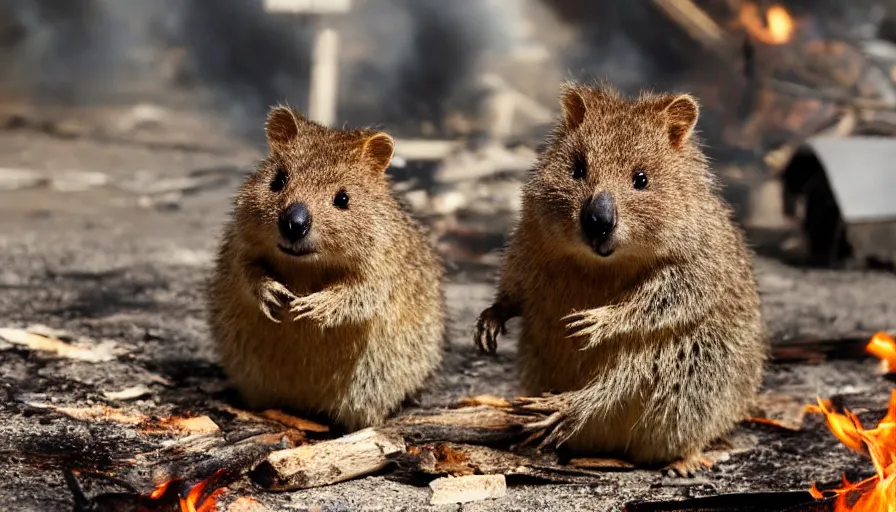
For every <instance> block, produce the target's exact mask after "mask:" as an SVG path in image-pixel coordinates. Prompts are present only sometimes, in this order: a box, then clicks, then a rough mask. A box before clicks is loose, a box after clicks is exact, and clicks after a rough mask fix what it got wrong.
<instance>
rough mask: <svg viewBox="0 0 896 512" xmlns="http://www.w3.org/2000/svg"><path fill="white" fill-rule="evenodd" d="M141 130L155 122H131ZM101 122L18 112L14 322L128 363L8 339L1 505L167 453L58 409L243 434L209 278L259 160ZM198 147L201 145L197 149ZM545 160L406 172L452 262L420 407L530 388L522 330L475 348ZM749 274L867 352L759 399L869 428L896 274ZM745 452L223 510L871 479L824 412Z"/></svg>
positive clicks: (895, 300)
mask: <svg viewBox="0 0 896 512" xmlns="http://www.w3.org/2000/svg"><path fill="white" fill-rule="evenodd" d="M129 116H130V117H129ZM135 116H136V118H138V120H139V119H143V121H146V119H149V118H151V119H152V120H153V122H151V123H149V122H142V123H137V122H128V120H131V121H133V120H134V118H135ZM92 119H94V122H95V124H91V122H90V121H87V122H84V123H83V124H81V125H78V124H75V125H68V126H66V125H58V126H48V125H46V124H41V123H31V122H29V119H28V118H27V117H26V118H10V119H7V120H6V121H8V122H5V125H6V126H7V127H8V129H5V130H3V131H0V254H2V264H0V328H6V327H13V328H24V327H28V326H31V325H34V324H42V325H45V326H47V327H50V328H53V329H60V330H64V331H66V332H67V333H69V334H70V335H71V336H74V337H76V338H81V339H83V340H86V341H84V343H87V344H88V345H95V344H98V343H103V342H106V343H107V344H109V345H110V346H112V347H113V348H110V349H109V350H110V351H111V353H113V354H114V356H113V357H111V358H106V359H109V360H106V361H101V362H88V361H82V360H75V359H71V358H67V357H62V356H59V355H54V354H50V353H47V352H41V351H35V350H31V349H28V348H24V347H22V346H19V345H15V344H6V343H4V344H2V345H0V447H2V448H0V509H3V510H9V511H26V510H70V509H71V507H72V496H71V493H70V492H69V491H68V489H67V488H66V487H65V484H64V482H63V478H62V472H61V469H62V468H63V467H69V468H73V469H102V468H115V467H119V464H120V463H121V461H123V460H127V459H129V458H132V457H133V456H135V455H136V454H138V453H144V452H147V451H151V450H153V449H157V448H159V447H160V446H161V443H162V441H160V440H159V438H157V437H152V438H151V437H147V436H144V435H142V434H140V433H139V432H137V431H136V430H134V429H133V428H125V427H116V428H113V427H110V426H109V424H108V423H104V422H100V421H86V420H85V421H78V420H74V419H72V418H70V417H68V416H65V415H63V414H58V413H54V412H52V411H51V410H48V409H47V408H46V407H45V406H46V405H47V404H50V405H52V406H54V407H89V406H97V405H102V404H106V405H109V406H112V407H116V408H120V409H124V410H129V411H136V412H139V413H140V414H145V415H155V416H158V417H164V416H167V415H171V414H186V413H194V414H206V415H208V416H209V417H211V418H212V419H213V420H214V421H215V422H216V423H217V424H218V425H219V426H220V428H221V429H222V430H224V431H227V430H228V429H229V428H230V426H231V425H232V424H233V414H230V413H226V412H224V411H225V410H226V408H227V406H228V405H238V403H236V402H235V401H234V397H233V393H231V392H229V391H228V390H227V389H226V387H225V385H224V376H223V374H222V373H221V371H220V369H219V368H218V367H217V366H216V364H215V355H214V353H213V351H212V349H211V345H210V341H209V338H208V328H207V326H206V323H205V305H204V283H205V279H206V278H207V276H208V273H209V272H210V268H211V261H212V257H213V255H214V251H215V247H216V243H217V238H218V235H219V230H220V228H221V226H222V223H223V222H224V221H225V220H226V218H227V215H228V212H229V198H230V196H231V194H232V193H233V192H234V190H235V188H236V186H237V185H238V183H239V182H240V180H241V179H242V176H243V174H244V173H245V172H246V171H248V170H250V169H251V168H252V167H253V164H254V162H255V161H256V159H258V158H259V157H260V155H261V153H260V149H259V148H257V147H252V146H248V145H246V143H244V142H242V141H241V140H234V139H231V138H230V137H228V136H227V135H225V134H223V133H220V131H219V130H216V129H215V126H216V124H215V121H214V120H212V119H203V118H195V119H194V118H190V117H189V116H187V115H181V116H178V115H175V114H174V113H173V112H171V111H164V112H161V113H159V112H156V115H148V114H147V112H146V109H144V111H142V113H141V112H140V111H137V112H135V111H133V110H129V109H121V110H120V111H104V112H101V113H95V114H94V117H93V118H92ZM116 123H118V124H116ZM115 126H117V127H119V128H120V129H121V133H119V132H116V131H115V129H112V128H110V127H115ZM135 126H136V127H137V128H135ZM100 128H102V129H100ZM258 130H259V132H260V130H261V126H259V127H258ZM125 132H126V133H125ZM198 140H202V141H203V144H202V145H199V144H194V143H192V142H191V141H198ZM398 149H399V152H400V151H401V144H400V143H399V148H398ZM532 154H533V153H532V150H531V149H527V148H525V147H517V148H514V149H508V148H505V147H503V146H501V147H486V148H479V149H477V150H474V151H467V152H464V153H463V154H461V155H459V156H458V155H455V156H452V157H450V158H449V159H448V160H447V161H446V162H445V163H444V164H443V165H442V166H441V167H439V166H437V165H412V166H411V167H409V168H406V169H397V170H395V171H394V173H395V175H396V176H397V177H399V178H400V179H397V180H396V188H397V189H399V190H401V194H402V195H403V196H404V197H405V198H406V199H407V201H408V203H409V204H410V205H411V206H412V207H413V209H414V211H415V213H416V214H417V215H418V216H419V217H420V218H421V219H423V220H424V221H425V222H426V223H427V224H428V225H429V227H430V228H431V229H432V231H433V235H434V237H436V238H437V239H438V242H439V247H440V250H441V251H442V253H443V254H444V255H445V257H446V259H447V262H448V265H449V276H450V277H449V282H448V286H447V294H448V306H449V308H450V329H449V332H450V334H449V338H448V353H447V357H446V359H445V363H444V366H443V368H442V370H441V371H440V373H439V375H438V377H437V379H436V380H435V382H434V383H433V384H432V386H431V388H430V389H429V390H428V391H427V392H426V393H425V394H424V396H423V397H422V399H421V401H422V405H424V406H434V405H440V404H449V403H451V402H453V401H455V400H456V399H458V398H461V397H464V396H469V395H475V394H482V393H487V394H496V395H503V396H513V395H514V394H515V393H516V380H515V374H514V358H515V352H516V347H515V328H516V325H517V324H516V323H515V322H514V323H512V324H511V332H510V335H509V336H508V337H507V338H505V340H504V341H503V343H501V344H500V347H499V354H498V356H497V358H487V357H483V356H481V355H480V354H478V353H477V351H476V350H475V348H474V347H473V345H472V342H471V336H470V333H471V329H472V325H473V321H474V319H475V316H476V315H477V314H478V313H479V311H480V310H481V309H482V308H484V307H485V306H487V305H488V303H489V301H490V299H491V297H492V293H493V282H494V274H495V270H496V264H497V261H498V255H497V253H496V251H497V250H498V249H499V248H500V246H501V244H502V243H503V241H504V239H505V236H506V233H507V232H508V230H509V228H510V226H511V225H512V221H513V218H514V215H515V212H516V209H517V208H518V204H519V199H518V191H519V185H520V182H521V180H522V179H523V177H524V169H525V167H526V166H527V162H528V161H529V160H530V159H531V156H532ZM476 169H480V170H482V172H481V173H479V174H478V175H477V173H476V172H474V171H475V170H476ZM756 266H757V272H758V276H759V280H760V284H761V288H762V294H763V299H764V303H765V313H766V315H767V320H768V323H769V327H770V330H771V333H772V337H773V342H774V343H776V344H779V345H780V344H782V343H792V342H794V341H800V340H802V341H812V340H829V341H842V342H843V343H842V344H841V346H846V347H853V348H854V347H859V349H858V350H855V349H852V350H839V349H837V350H833V351H831V354H833V355H835V356H836V355H840V356H843V357H842V358H835V359H829V360H827V361H822V362H818V363H813V364H805V363H799V362H796V363H786V364H785V363H773V364H771V365H770V366H769V368H768V371H767V376H766V379H765V391H766V392H772V393H775V394H779V395H784V396H785V397H790V398H791V399H793V400H795V401H797V402H804V403H807V404H808V403H814V401H815V398H816V397H817V396H821V397H830V398H833V397H840V398H842V400H843V402H844V403H845V404H846V405H848V406H849V407H850V408H851V409H853V410H856V411H860V412H861V411H864V412H862V414H861V415H862V417H863V418H866V419H867V421H868V422H869V423H872V424H873V422H874V421H876V420H877V419H878V418H879V417H880V416H881V415H882V412H883V410H884V409H885V408H886V404H887V400H888V397H889V393H890V390H891V388H892V385H891V384H889V383H887V382H886V381H884V380H883V379H881V378H880V375H879V366H878V363H877V362H876V361H875V360H872V359H869V358H862V357H861V350H860V348H861V345H862V342H863V341H864V340H866V339H867V337H868V336H870V335H871V334H872V333H873V332H875V331H877V330H881V329H890V330H893V329H894V328H896V275H894V274H893V273H892V272H873V271H847V270H810V269H802V268H796V267H791V266H787V265H785V264H783V263H781V262H778V261H775V260H771V259H766V258H759V259H758V260H757V262H756ZM835 346H836V345H835ZM856 354H859V357H854V356H855V355H856ZM135 386H143V387H145V388H146V391H145V392H144V393H143V394H142V395H141V396H139V397H137V398H133V399H115V398H109V396H108V395H107V393H110V392H112V393H114V392H118V391H121V390H125V389H128V388H133V387H135ZM112 396H114V395H112ZM37 404H41V405H37ZM732 440H733V441H732V442H733V444H735V445H736V446H737V448H738V449H736V450H732V451H731V453H730V454H729V456H728V458H727V460H722V461H720V462H719V463H718V464H717V465H716V466H715V467H714V468H713V469H711V470H709V471H707V472H705V473H704V474H702V475H700V476H698V477H697V478H694V479H682V478H672V477H670V476H667V475H665V474H663V473H660V472H656V471H631V472H608V473H606V474H605V475H604V476H601V477H600V478H597V479H595V481H594V482H593V483H592V484H590V485H536V484H533V483H532V482H514V481H512V480H511V481H510V483H511V484H512V485H510V487H509V489H508V494H507V496H506V497H505V498H502V499H498V500H488V501H480V502H474V503H469V504H466V505H462V506H460V505H450V506H430V505H429V498H430V493H431V491H430V490H429V488H428V487H426V486H425V485H423V484H425V482H421V483H418V484H417V485H414V484H413V483H408V482H407V481H399V480H396V479H394V478H392V476H391V475H390V474H389V473H388V472H386V473H384V474H382V475H378V476H372V477H367V478H363V479H359V480H355V481H350V482H346V483H342V484H337V485H332V486H328V487H324V488H318V489H311V490H307V491H300V492H286V493H268V492H265V491H263V490H261V489H259V488H257V487H255V486H254V485H253V484H252V483H251V481H250V480H248V479H242V480H240V481H238V482H237V483H235V484H233V485H231V486H230V487H229V489H228V493H227V495H226V496H227V498H226V499H224V500H222V504H226V503H228V502H229V500H232V499H235V498H237V497H240V496H251V497H253V498H254V499H256V500H257V501H258V502H260V503H262V504H264V505H266V506H268V507H269V508H270V509H271V510H332V511H335V510H352V511H354V510H467V511H477V510H483V511H484V510H495V511H497V510H508V511H509V510H520V511H521V510H614V509H619V508H621V506H622V504H623V503H624V502H626V501H628V500H632V499H665V498H675V497H685V496H698V495H711V494H718V493H724V492H734V491H746V490H755V491H760V490H782V489H795V490H804V489H807V488H808V487H809V486H810V485H811V483H812V482H813V481H818V482H822V483H833V482H836V481H837V480H838V479H839V478H840V475H841V473H843V472H846V473H847V475H848V476H849V477H851V478H856V477H865V476H869V475H870V474H871V473H872V472H873V468H872V465H871V463H870V461H868V460H867V459H864V458H862V457H861V456H859V455H857V454H854V453H852V452H850V451H848V450H847V449H846V448H845V447H843V446H842V445H841V444H840V443H839V441H837V440H836V439H835V438H834V437H833V435H831V434H830V432H828V430H827V428H826V427H825V426H824V424H823V422H822V421H821V420H820V419H819V418H817V417H813V416H809V417H807V418H806V420H805V421H804V424H803V428H802V430H801V431H799V432H789V431H786V430H782V429H778V428H774V427H769V426H761V425H755V424H748V425H747V424H745V425H743V426H741V427H740V428H739V429H738V431H737V432H736V433H735V434H734V435H733V436H732ZM86 486H87V487H88V490H89V491H93V489H92V488H91V486H90V485H89V482H87V483H86ZM314 507H319V508H314Z"/></svg>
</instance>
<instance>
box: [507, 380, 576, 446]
mask: <svg viewBox="0 0 896 512" xmlns="http://www.w3.org/2000/svg"><path fill="white" fill-rule="evenodd" d="M516 405H517V407H519V409H521V410H524V411H531V412H538V413H541V414H544V415H546V416H545V417H544V419H541V420H538V421H534V422H532V423H529V424H527V425H526V426H525V427H523V429H524V430H526V431H528V432H531V433H532V435H531V436H530V437H529V439H528V440H527V442H531V441H534V440H536V439H539V438H541V439H542V441H541V443H540V444H539V446H538V448H539V449H545V448H557V447H559V446H560V445H562V444H563V443H565V442H566V441H567V440H568V439H569V438H570V437H572V436H573V435H574V434H575V433H576V432H578V431H579V430H580V429H581V428H582V426H583V425H584V424H585V422H586V421H587V420H588V418H589V417H590V414H589V413H588V412H587V411H584V410H583V409H582V408H581V407H577V406H576V404H575V402H574V401H573V400H572V395H570V394H569V393H560V394H554V395H545V396H541V397H524V398H518V399H517V401H516ZM524 444H525V443H524Z"/></svg>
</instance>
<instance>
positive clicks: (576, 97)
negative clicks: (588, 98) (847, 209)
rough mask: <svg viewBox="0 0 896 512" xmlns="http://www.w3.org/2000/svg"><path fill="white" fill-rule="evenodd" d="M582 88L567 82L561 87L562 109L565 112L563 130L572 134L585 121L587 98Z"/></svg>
mask: <svg viewBox="0 0 896 512" xmlns="http://www.w3.org/2000/svg"><path fill="white" fill-rule="evenodd" d="M582 92H583V91H582V90H581V86H579V85H578V84H575V83H574V82H566V83H564V84H563V85H562V86H560V108H561V109H562V111H563V128H564V130H565V131H567V132H571V131H573V130H575V129H576V128H578V127H579V125H581V124H582V121H584V120H585V112H587V111H588V108H587V106H586V105H585V97H584V96H583V95H582Z"/></svg>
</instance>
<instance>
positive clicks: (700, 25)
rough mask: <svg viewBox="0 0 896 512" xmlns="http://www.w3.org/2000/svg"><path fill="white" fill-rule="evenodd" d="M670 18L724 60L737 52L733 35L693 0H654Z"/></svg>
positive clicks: (726, 60) (732, 56) (727, 60)
mask: <svg viewBox="0 0 896 512" xmlns="http://www.w3.org/2000/svg"><path fill="white" fill-rule="evenodd" d="M653 4H654V5H656V6H657V8H659V9H660V10H661V11H663V13H664V14H665V15H666V16H668V17H669V19H670V20H672V21H673V22H675V23H676V24H678V25H679V26H680V27H681V28H683V29H684V30H685V31H686V32H687V33H688V34H689V35H690V36H691V37H692V38H694V39H695V40H697V41H698V42H700V44H702V45H703V46H704V47H705V48H706V49H707V50H710V51H711V52H713V53H715V54H716V55H717V56H718V57H719V58H721V59H722V60H723V61H725V62H726V63H727V62H731V61H733V60H734V59H735V56H736V54H737V51H736V45H735V44H734V42H733V41H732V39H731V36H730V35H728V33H727V32H726V31H725V30H724V29H722V27H720V26H719V25H718V24H717V23H716V22H715V21H713V19H712V18H710V17H709V16H708V15H707V14H706V13H705V12H703V10H702V9H700V7H697V5H696V4H695V3H694V2H692V1H691V0H653Z"/></svg>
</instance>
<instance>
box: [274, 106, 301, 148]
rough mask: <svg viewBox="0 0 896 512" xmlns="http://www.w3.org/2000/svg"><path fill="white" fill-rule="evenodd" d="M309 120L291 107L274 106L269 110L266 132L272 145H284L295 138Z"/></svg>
mask: <svg viewBox="0 0 896 512" xmlns="http://www.w3.org/2000/svg"><path fill="white" fill-rule="evenodd" d="M308 123H309V121H308V120H307V119H305V118H304V117H302V116H301V115H299V114H297V113H295V112H294V111H293V110H292V109H291V108H289V107H283V106H279V107H274V108H272V109H271V111H270V112H268V118H267V121H266V122H265V133H266V135H267V138H268V144H269V145H270V146H271V147H277V146H282V145H284V144H287V143H289V142H292V141H293V140H295V138H296V137H298V135H299V131H300V130H301V129H302V127H304V126H305V125H307V124H308Z"/></svg>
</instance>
